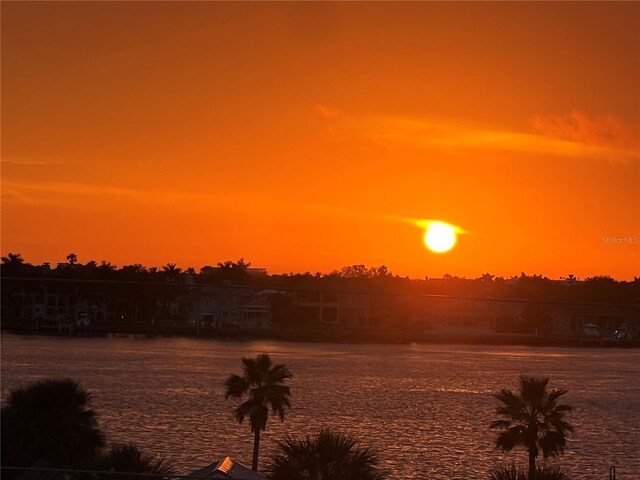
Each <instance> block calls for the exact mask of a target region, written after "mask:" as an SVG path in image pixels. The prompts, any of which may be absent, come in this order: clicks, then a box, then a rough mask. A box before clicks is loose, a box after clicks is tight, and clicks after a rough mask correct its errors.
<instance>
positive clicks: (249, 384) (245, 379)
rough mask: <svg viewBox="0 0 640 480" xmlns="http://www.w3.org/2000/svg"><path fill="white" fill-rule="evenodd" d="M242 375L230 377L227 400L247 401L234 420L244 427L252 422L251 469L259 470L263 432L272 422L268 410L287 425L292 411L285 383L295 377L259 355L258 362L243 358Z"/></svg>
mask: <svg viewBox="0 0 640 480" xmlns="http://www.w3.org/2000/svg"><path fill="white" fill-rule="evenodd" d="M242 364H243V372H242V376H240V375H236V374H234V375H231V376H230V377H229V378H228V379H227V381H226V382H225V386H226V393H225V395H224V398H225V399H229V398H237V399H241V398H243V397H244V396H245V395H247V397H248V398H247V400H245V401H244V402H243V403H242V404H241V405H240V406H239V407H238V408H236V410H235V412H234V416H235V419H236V420H237V421H238V423H242V422H243V421H244V419H245V418H246V417H248V418H249V424H250V426H251V432H253V434H254V442H253V462H252V464H251V468H252V469H253V470H257V469H258V452H259V450H260V432H261V431H262V430H266V428H267V419H268V418H269V407H270V408H271V411H272V413H274V414H277V415H278V417H280V421H284V415H285V411H286V409H287V408H290V407H291V403H290V402H289V398H290V396H291V393H290V390H289V387H288V386H286V385H284V382H285V380H287V379H290V378H292V377H293V375H291V372H289V369H287V367H285V366H284V365H273V363H272V362H271V358H269V355H265V354H262V355H258V356H257V357H256V358H243V359H242Z"/></svg>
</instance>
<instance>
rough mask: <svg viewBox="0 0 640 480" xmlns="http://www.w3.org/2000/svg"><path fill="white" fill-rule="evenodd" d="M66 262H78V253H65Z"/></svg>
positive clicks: (72, 263)
mask: <svg viewBox="0 0 640 480" xmlns="http://www.w3.org/2000/svg"><path fill="white" fill-rule="evenodd" d="M67 262H69V265H75V264H76V263H78V255H76V254H75V253H70V254H69V255H67Z"/></svg>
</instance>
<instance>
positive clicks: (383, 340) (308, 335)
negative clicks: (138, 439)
mask: <svg viewBox="0 0 640 480" xmlns="http://www.w3.org/2000/svg"><path fill="white" fill-rule="evenodd" d="M1 332H2V334H3V335H5V334H10V335H27V336H43V337H66V338H73V337H78V338H96V337H133V338H136V337H147V338H171V337H182V338H212V339H219V340H222V341H226V340H243V341H252V340H277V341H282V342H300V343H336V344H354V345H358V344H381V345H402V344H411V343H418V344H440V345H513V346H526V347H570V348H618V349H626V348H633V349H635V348H640V340H616V339H580V338H567V337H549V336H546V337H545V336H541V337H536V336H535V335H532V334H513V333H491V332H488V333H487V332H482V333H476V332H455V333H452V332H446V333H443V332H425V333H422V334H419V333H417V332H416V333H414V334H410V333H398V332H389V331H382V330H369V331H332V330H327V329H321V328H317V329H308V330H294V329H289V330H272V331H210V330H209V331H208V330H201V331H200V332H199V333H197V332H196V331H195V329H194V328H193V327H189V328H162V329H155V330H154V331H144V330H143V329H141V328H140V329H135V328H128V329H110V330H108V331H107V330H105V331H87V332H75V333H72V334H68V333H58V332H54V331H51V332H38V333H35V332H33V331H28V330H23V329H18V328H6V327H3V328H2V330H1Z"/></svg>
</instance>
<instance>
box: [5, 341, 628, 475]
mask: <svg viewBox="0 0 640 480" xmlns="http://www.w3.org/2000/svg"><path fill="white" fill-rule="evenodd" d="M263 352H264V353H269V354H271V355H273V357H275V360H276V361H277V362H279V363H280V362H282V363H285V364H287V366H288V367H289V368H290V370H291V371H292V372H293V374H294V379H293V380H292V381H291V387H292V393H293V409H292V410H291V411H290V413H289V414H288V416H287V420H286V422H285V423H283V424H281V423H280V422H279V421H276V420H272V421H271V422H270V423H269V425H268V430H267V431H266V432H265V434H264V436H263V448H262V456H261V460H262V462H263V463H264V459H266V458H267V455H268V454H269V453H270V452H272V451H273V449H274V446H275V442H276V441H278V440H280V439H282V438H283V437H284V435H286V434H291V435H299V434H305V433H309V432H313V431H315V430H316V429H317V428H319V427H321V426H330V427H333V428H335V429H337V430H340V431H342V432H345V433H350V434H353V435H355V436H357V437H358V438H359V439H360V440H361V441H362V443H364V444H367V445H371V446H373V447H375V448H376V449H377V450H378V452H379V454H380V456H381V458H382V460H383V463H384V466H385V467H386V468H387V469H389V470H390V471H392V472H393V473H394V478H403V479H442V480H444V479H486V478H487V471H488V470H490V468H491V467H492V466H493V465H495V464H497V463H499V462H501V461H504V462H509V461H511V460H512V459H517V460H518V461H519V462H522V464H523V465H524V464H525V462H526V458H525V456H524V454H510V455H507V456H502V455H500V454H498V453H496V452H495V451H494V450H493V443H492V442H493V438H494V434H493V432H491V431H489V430H488V428H487V426H488V425H489V423H490V422H491V420H492V419H493V418H494V415H493V411H494V408H495V400H494V399H493V398H492V397H491V393H492V392H495V391H497V390H498V389H500V388H502V387H508V388H516V386H517V385H516V382H517V377H518V375H519V374H527V375H546V376H550V377H551V385H552V386H558V387H565V388H568V389H569V393H568V394H567V396H566V397H565V398H566V400H567V402H568V403H570V404H572V405H574V406H575V407H576V410H575V412H573V416H572V421H573V423H574V425H575V426H576V430H577V432H576V434H575V435H574V436H573V437H572V438H571V440H570V444H569V447H570V448H569V449H568V451H567V452H566V454H565V455H564V457H562V458H561V460H560V462H559V463H561V464H562V465H564V466H565V467H566V468H567V469H568V470H569V471H570V472H571V473H572V474H573V478H576V479H582V480H586V479H606V478H608V469H609V466H611V465H616V467H617V470H618V478H619V479H622V480H630V479H638V478H640V351H639V350H598V349H560V348H526V347H495V346H433V345H325V344H320V345H314V344H296V343H280V342H264V341H261V342H219V341H213V340H196V339H146V338H145V339H142V338H100V339H84V338H54V337H18V336H13V335H3V336H2V397H3V398H5V397H6V395H7V393H8V391H9V390H10V389H11V388H13V387H16V386H17V385H20V384H24V383H28V382H30V381H33V380H35V379H39V378H44V377H62V376H64V377H71V378H73V379H77V380H79V381H80V382H81V384H82V385H83V386H84V387H85V388H86V389H88V390H90V391H91V392H93V395H94V399H93V404H94V407H95V409H96V410H97V411H98V413H99V415H100V422H101V424H102V426H103V427H104V429H105V430H106V432H107V434H108V437H109V440H110V441H134V442H136V443H138V444H139V445H140V446H142V447H143V448H144V449H146V450H149V451H151V452H154V453H157V454H159V455H162V456H165V457H167V458H168V459H170V460H172V461H173V462H174V464H175V465H176V467H177V469H178V470H179V472H180V473H186V472H189V471H192V470H195V469H196V468H199V467H202V466H204V465H207V464H209V463H212V462H213V461H214V460H216V459H217V458H219V457H220V456H223V455H231V456H233V457H236V458H237V459H238V460H240V461H242V462H244V463H247V464H250V456H251V446H252V436H251V435H250V433H249V427H248V426H247V425H242V426H238V425H237V424H235V423H234V421H233V419H232V416H231V411H232V407H233V404H232V403H231V402H230V401H229V402H225V400H224V396H223V391H224V388H223V382H224V379H225V378H226V376H227V375H229V374H230V373H233V372H236V371H238V372H239V370H240V368H239V367H240V362H239V359H240V357H242V356H249V355H255V354H258V353H263Z"/></svg>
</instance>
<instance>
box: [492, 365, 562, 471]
mask: <svg viewBox="0 0 640 480" xmlns="http://www.w3.org/2000/svg"><path fill="white" fill-rule="evenodd" d="M548 383H549V378H535V377H525V376H520V389H519V391H518V392H517V393H513V392H512V391H511V390H505V389H502V390H500V391H499V392H498V393H496V394H494V397H495V398H496V399H498V400H499V401H500V402H502V405H500V406H499V407H497V408H496V414H498V415H500V416H502V417H505V418H504V419H501V420H495V421H494V422H492V423H491V428H496V429H499V430H501V432H500V433H499V434H498V437H497V438H496V448H498V449H501V450H504V451H506V452H509V451H511V450H512V449H513V448H515V447H518V446H521V447H524V448H526V449H527V451H528V452H529V480H533V479H534V478H535V476H536V458H537V457H538V454H539V452H540V451H542V454H543V456H544V458H548V457H551V456H555V455H559V454H560V453H562V452H563V451H564V447H565V445H566V434H567V432H573V426H572V425H571V424H569V423H568V422H567V421H565V414H566V413H568V412H570V411H571V410H573V407H571V406H569V405H565V404H558V400H559V399H560V397H562V396H563V395H564V394H566V393H567V390H565V389H554V390H551V391H549V390H547V384H548Z"/></svg>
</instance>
